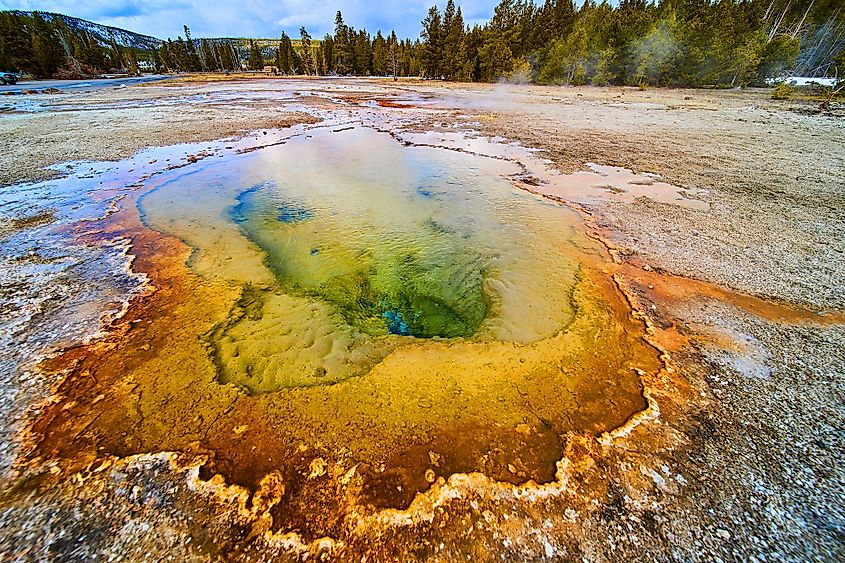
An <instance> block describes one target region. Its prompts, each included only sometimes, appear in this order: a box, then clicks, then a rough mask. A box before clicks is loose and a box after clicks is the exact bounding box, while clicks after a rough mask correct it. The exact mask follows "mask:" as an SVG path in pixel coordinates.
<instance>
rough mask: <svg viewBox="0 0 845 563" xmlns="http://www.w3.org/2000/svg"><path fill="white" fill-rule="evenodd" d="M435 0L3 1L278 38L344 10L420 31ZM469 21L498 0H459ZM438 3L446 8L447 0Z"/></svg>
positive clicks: (159, 31)
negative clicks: (421, 22) (421, 24)
mask: <svg viewBox="0 0 845 563" xmlns="http://www.w3.org/2000/svg"><path fill="white" fill-rule="evenodd" d="M434 3H435V2H434V1H433V0H380V1H369V2H368V1H366V0H329V1H326V0H0V9H3V10H41V11H45V12H58V13H61V14H67V15H69V16H76V17H78V18H83V19H86V20H91V21H94V22H97V23H101V24H105V25H113V26H116V27H122V28H125V29H129V30H131V31H136V32H138V33H144V34H147V35H153V36H155V37H159V38H162V39H164V38H167V37H171V38H173V39H175V38H176V36H177V35H181V34H182V25H183V24H187V25H188V26H189V27H190V28H191V33H192V34H193V35H194V37H224V36H229V37H231V36H246V37H278V36H279V34H280V33H281V32H282V31H283V30H284V31H286V32H287V33H288V34H289V35H292V36H298V35H299V27H300V26H302V25H304V26H305V27H306V28H307V29H308V31H309V32H310V33H311V35H312V36H314V37H322V36H323V35H325V34H326V33H328V32H330V31H332V30H333V29H334V15H335V12H336V11H337V10H341V11H342V12H343V17H344V20H345V21H346V23H347V24H348V25H351V26H353V27H356V28H361V27H365V28H367V30H369V31H371V32H372V33H375V32H376V30H378V29H381V30H382V31H387V32H389V31H390V30H391V29H396V33H397V34H398V35H400V36H402V37H406V36H407V37H412V38H415V37H417V36H418V35H419V30H420V21H422V19H423V18H424V17H425V14H426V12H427V11H428V8H429V6H431V5H432V4H434ZM456 3H457V4H458V5H459V6H461V8H462V11H463V14H464V19H466V20H467V23H469V24H472V23H475V22H479V23H480V22H482V21H486V20H487V19H489V18H490V17H491V16H492V14H493V8H494V7H495V5H496V4H497V3H498V0H456ZM437 4H438V5H439V6H440V8H441V9H442V8H443V6H445V4H446V0H440V1H438V2H437Z"/></svg>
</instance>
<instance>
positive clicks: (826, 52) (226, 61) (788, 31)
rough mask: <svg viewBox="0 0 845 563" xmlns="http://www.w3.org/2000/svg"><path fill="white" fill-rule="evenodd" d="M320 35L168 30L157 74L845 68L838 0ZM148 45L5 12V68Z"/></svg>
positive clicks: (528, 4) (556, 9)
mask: <svg viewBox="0 0 845 563" xmlns="http://www.w3.org/2000/svg"><path fill="white" fill-rule="evenodd" d="M334 23H335V25H334V33H330V34H327V35H325V36H324V37H323V38H322V39H314V38H312V37H311V35H310V34H309V33H308V31H307V30H306V29H305V28H304V27H302V28H301V29H300V30H299V36H298V37H295V38H291V37H289V36H288V35H287V34H286V33H282V34H281V37H280V38H279V39H278V40H272V41H268V40H262V39H249V40H234V39H193V38H192V37H191V34H190V30H189V29H188V27H187V26H186V27H185V37H184V38H183V37H178V38H177V39H176V40H175V41H174V40H170V39H168V40H166V41H163V42H162V43H161V45H160V47H159V48H158V49H155V50H154V52H152V53H140V56H141V57H144V56H147V55H148V56H149V58H150V60H151V62H154V65H155V68H156V69H157V70H159V71H171V72H201V71H224V70H226V71H235V70H242V69H249V70H260V69H264V68H265V67H268V66H269V67H271V69H272V70H273V71H274V72H278V73H282V74H291V75H292V74H308V75H327V74H336V75H355V76H388V75H394V76H420V77H423V78H430V79H444V80H456V81H476V82H491V81H498V80H509V81H514V82H537V83H542V84H573V85H580V84H595V85H610V84H613V85H624V84H627V85H638V84H639V85H657V86H716V87H719V86H726V87H729V86H746V85H760V84H764V83H765V82H766V81H767V79H770V78H777V77H782V76H786V75H790V74H791V75H798V76H843V75H845V9H843V8H842V7H840V2H839V0H718V1H714V0H660V1H658V2H650V1H648V0H620V1H619V2H618V4H615V5H614V4H611V3H609V2H607V1H604V2H602V3H596V2H595V0H584V1H583V3H581V4H580V5H577V4H576V2H575V0H545V1H544V2H543V3H536V2H532V1H530V0H502V1H501V2H500V3H499V4H498V5H497V6H496V8H495V10H494V13H493V17H492V19H491V20H490V21H488V22H487V23H485V24H483V25H474V26H472V27H469V26H467V25H466V23H465V21H464V18H463V14H462V11H461V8H460V6H457V5H456V4H455V3H454V1H453V0H448V1H447V2H446V4H445V6H444V7H443V9H442V10H441V9H440V8H439V7H437V6H432V7H431V8H430V9H429V11H428V14H427V15H426V17H425V19H424V20H423V21H422V22H421V30H420V36H419V38H417V39H414V40H413V41H412V40H411V39H409V38H405V39H400V38H398V37H397V36H396V33H395V32H391V33H389V34H387V33H382V31H380V30H379V31H377V32H376V34H375V35H372V34H371V33H370V32H368V31H367V30H366V29H355V28H354V27H352V26H350V25H348V24H347V23H346V22H345V21H344V19H343V15H342V14H341V13H340V12H337V14H336V17H335V22H334ZM136 51H137V50H133V49H126V48H121V47H119V46H118V45H117V44H116V43H115V42H114V41H112V42H111V44H107V45H103V44H101V43H99V42H98V41H97V39H96V38H95V37H93V36H92V35H91V34H90V33H86V32H85V31H84V30H79V29H70V28H69V27H68V26H66V25H64V24H63V22H62V20H61V18H53V19H52V21H47V19H45V18H43V17H41V16H40V15H39V14H37V13H36V14H33V15H21V14H20V13H15V12H2V13H0V67H2V69H3V70H20V71H24V72H28V73H30V74H32V75H34V76H36V77H49V76H57V75H68V76H69V75H74V74H88V75H90V74H96V73H98V72H103V71H106V70H110V69H111V70H116V69H120V70H129V71H137V69H138V56H139V53H138V52H136Z"/></svg>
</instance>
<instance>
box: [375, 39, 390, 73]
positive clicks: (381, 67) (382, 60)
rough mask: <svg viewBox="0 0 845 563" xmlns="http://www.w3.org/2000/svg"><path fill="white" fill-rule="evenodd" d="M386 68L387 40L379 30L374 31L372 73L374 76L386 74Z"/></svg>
mask: <svg viewBox="0 0 845 563" xmlns="http://www.w3.org/2000/svg"><path fill="white" fill-rule="evenodd" d="M387 68H388V50H387V41H385V40H384V36H382V34H381V30H379V31H378V33H376V38H375V39H374V40H373V74H375V75H376V76H385V75H387Z"/></svg>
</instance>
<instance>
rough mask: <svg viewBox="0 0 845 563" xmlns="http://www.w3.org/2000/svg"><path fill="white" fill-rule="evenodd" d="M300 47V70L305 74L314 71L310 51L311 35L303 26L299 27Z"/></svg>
mask: <svg viewBox="0 0 845 563" xmlns="http://www.w3.org/2000/svg"><path fill="white" fill-rule="evenodd" d="M299 36H300V48H301V49H302V72H304V73H305V75H306V76H308V75H310V74H311V73H312V72H314V59H313V54H312V53H311V35H309V33H308V31H306V29H305V27H300V28H299Z"/></svg>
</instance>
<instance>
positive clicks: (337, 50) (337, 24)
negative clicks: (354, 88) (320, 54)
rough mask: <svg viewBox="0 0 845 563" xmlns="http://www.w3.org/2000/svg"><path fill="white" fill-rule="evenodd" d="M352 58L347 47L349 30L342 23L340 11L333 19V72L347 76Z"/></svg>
mask: <svg viewBox="0 0 845 563" xmlns="http://www.w3.org/2000/svg"><path fill="white" fill-rule="evenodd" d="M351 56H352V49H351V47H350V45H349V30H348V28H347V27H346V24H345V23H343V15H342V14H341V13H340V10H338V11H337V15H336V16H335V19H334V59H335V69H334V70H335V72H337V73H338V74H341V75H343V74H348V73H349V72H350V71H351V70H352V68H351V65H350V59H351Z"/></svg>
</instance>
